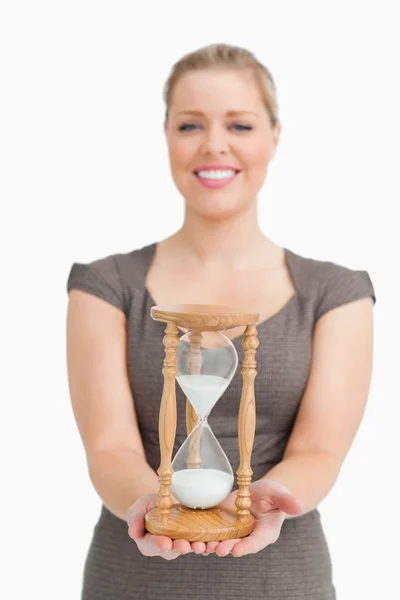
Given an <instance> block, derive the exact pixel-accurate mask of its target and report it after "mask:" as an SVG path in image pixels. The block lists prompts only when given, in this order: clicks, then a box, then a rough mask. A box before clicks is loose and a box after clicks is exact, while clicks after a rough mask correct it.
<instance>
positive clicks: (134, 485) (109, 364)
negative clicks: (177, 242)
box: [67, 289, 159, 520]
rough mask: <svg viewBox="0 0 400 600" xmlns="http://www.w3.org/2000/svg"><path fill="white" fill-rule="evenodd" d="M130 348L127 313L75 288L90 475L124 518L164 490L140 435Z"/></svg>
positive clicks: (70, 330)
mask: <svg viewBox="0 0 400 600" xmlns="http://www.w3.org/2000/svg"><path fill="white" fill-rule="evenodd" d="M99 324H101V325H99ZM126 347H127V343H126V317H125V315H124V314H123V312H122V311H121V310H119V309H118V308H116V307H114V306H112V305H111V304H109V303H107V302H105V301H104V300H102V299H100V298H97V297H96V296H94V295H91V294H88V293H86V292H83V291H81V290H76V289H73V290H71V292H70V296H69V305H68V312H67V370H68V383H69V390H70V396H71V402H72V408H73V413H74V417H75V420H76V423H77V425H78V429H79V433H80V436H81V439H82V442H83V445H84V449H85V452H86V459H87V464H88V471H89V476H90V479H91V481H92V483H93V485H94V487H95V489H96V491H97V493H98V494H99V496H100V498H101V500H102V501H103V503H104V504H105V506H106V507H107V508H108V509H109V510H110V511H111V512H112V513H113V514H114V515H116V516H117V517H119V518H121V519H124V520H125V518H126V514H127V510H128V507H129V506H130V505H131V504H132V503H133V502H135V500H137V498H139V497H140V496H142V495H145V494H149V493H156V492H158V489H159V485H158V476H157V474H156V473H155V472H154V471H153V469H152V468H151V467H150V466H149V465H148V463H147V461H146V457H145V452H144V449H143V444H142V440H141V437H140V432H139V428H138V424H137V419H136V413H135V409H134V400H133V396H132V393H131V389H130V385H129V379H128V374H127V368H126Z"/></svg>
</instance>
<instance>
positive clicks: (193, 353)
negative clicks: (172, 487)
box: [186, 331, 203, 469]
mask: <svg viewBox="0 0 400 600" xmlns="http://www.w3.org/2000/svg"><path fill="white" fill-rule="evenodd" d="M202 339H203V335H202V333H201V332H200V331H191V332H189V343H190V353H189V373H191V374H192V375H193V374H199V373H201V367H202V362H203V358H202V355H201V342H202ZM197 420H198V419H197V415H196V411H195V410H194V408H193V406H192V405H191V404H190V402H189V399H188V398H186V430H187V434H188V436H189V435H190V434H191V432H192V431H193V429H194V427H195V425H196V423H197ZM186 464H187V466H188V468H189V469H199V468H200V465H201V457H200V430H198V431H197V432H196V433H195V434H194V435H193V437H192V439H191V442H190V451H189V455H188V458H187V461H186Z"/></svg>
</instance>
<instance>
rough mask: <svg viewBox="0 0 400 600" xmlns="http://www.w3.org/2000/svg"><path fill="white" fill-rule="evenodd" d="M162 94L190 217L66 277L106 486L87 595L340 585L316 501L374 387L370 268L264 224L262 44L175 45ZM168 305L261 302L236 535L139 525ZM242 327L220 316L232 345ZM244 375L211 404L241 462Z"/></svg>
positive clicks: (154, 443) (154, 442)
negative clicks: (246, 506) (246, 484)
mask: <svg viewBox="0 0 400 600" xmlns="http://www.w3.org/2000/svg"><path fill="white" fill-rule="evenodd" d="M165 100H166V117H165V135H166V140H167V144H168V151H169V158H170V164H171V171H172V176H173V179H174V181H175V183H176V186H177V188H178V190H179V192H180V193H181V194H182V196H183V198H184V201H185V218H184V223H183V226H182V227H181V228H180V229H179V230H178V231H177V232H176V233H174V234H173V235H172V236H170V237H168V238H166V239H164V240H162V241H160V242H157V243H152V244H150V245H148V246H145V247H143V248H140V249H137V250H133V251H132V252H128V253H119V254H114V255H111V256H107V257H105V258H101V259H99V260H96V261H93V262H91V263H89V264H82V263H74V264H73V266H72V269H71V272H70V275H69V279H68V291H70V300H69V307H68V374H69V382H70V393H71V399H72V404H73V409H74V414H75V418H76V421H77V425H78V427H79V431H80V434H81V437H82V440H83V443H84V446H85V450H86V454H87V462H88V468H89V473H90V477H91V480H92V482H93V485H94V487H95V489H96V490H97V492H98V494H99V496H100V497H101V499H102V501H103V506H102V511H101V515H100V517H99V520H98V522H97V525H96V527H95V530H94V535H93V539H92V543H91V546H90V550H89V553H88V557H87V561H86V565H85V573H84V585H83V596H82V597H83V599H84V600H102V599H103V598H104V599H106V598H107V599H111V598H112V599H113V600H119V599H121V600H122V599H123V600H133V599H140V600H143V599H146V598H148V599H152V600H156V599H161V598H162V599H163V600H169V599H170V600H172V599H173V600H179V599H183V598H185V599H186V598H192V599H193V600H194V599H199V598H202V599H203V598H207V597H209V598H217V599H218V598H230V599H232V598H240V599H242V598H252V599H257V598H260V599H261V598H276V599H279V600H289V599H292V598H293V599H294V598H307V600H328V599H332V598H335V590H334V586H333V583H332V569H331V562H330V556H329V551H328V547H327V544H326V540H325V535H324V532H323V529H322V526H321V522H320V515H319V512H318V510H317V508H316V507H317V505H318V504H319V502H320V501H321V500H322V499H323V498H324V497H325V496H326V495H327V494H328V492H329V491H330V489H331V488H332V486H333V484H334V482H335V480H336V478H337V476H338V474H339V470H340V467H341V464H342V462H343V459H344V458H345V455H346V453H347V451H348V450H349V447H350V445H351V443H352V440H353V438H354V436H355V433H356V430H357V428H358V426H359V423H360V420H361V417H362V414H363V411H364V407H365V403H366V400H367V396H368V389H369V383H370V377H371V368H372V337H373V304H374V302H375V295H374V289H373V287H372V284H371V280H370V278H369V275H368V273H367V272H366V271H358V270H352V269H349V268H347V267H344V266H341V265H338V264H335V263H332V262H328V261H319V260H314V259H311V258H306V257H303V256H300V255H299V254H296V253H295V252H293V251H291V250H289V249H286V248H281V247H279V246H278V245H277V244H275V243H274V242H273V241H272V240H271V239H269V238H268V237H267V236H265V235H264V234H263V233H262V231H261V229H260V227H259V224H258V221H257V194H258V192H259V190H260V188H261V186H262V184H263V182H264V179H265V177H266V173H267V169H268V165H269V163H270V161H271V160H272V159H273V157H274V154H275V151H276V148H277V145H278V142H279V135H280V131H281V125H280V122H279V119H278V115H277V100H276V89H275V85H274V82H273V79H272V77H271V75H270V73H269V71H268V70H267V69H266V68H265V67H264V66H263V65H261V64H260V63H259V62H258V61H257V60H256V58H255V57H254V55H253V54H251V53H250V52H248V51H246V50H244V49H241V48H237V47H231V46H227V45H223V44H217V45H211V46H209V47H206V48H202V49H200V50H198V51H197V52H194V53H192V54H190V55H187V56H185V57H183V59H182V60H181V61H179V62H178V63H177V64H176V65H175V66H174V69H173V71H172V73H171V75H170V77H169V80H168V81H167V85H166V88H165ZM169 303H196V304H202V303H206V304H207V303H211V304H229V305H232V306H242V307H249V308H254V309H256V310H260V311H261V312H262V315H263V320H262V322H261V323H260V324H259V325H258V327H257V329H258V339H259V342H260V345H259V347H258V350H257V356H256V358H257V377H256V380H255V394H256V400H257V423H256V435H255V440H254V446H253V452H252V469H253V483H252V484H251V494H252V502H253V504H252V507H251V511H252V513H253V515H254V517H255V520H256V527H255V530H254V532H253V533H252V534H251V535H250V536H248V537H247V538H245V539H243V540H227V541H224V542H219V543H217V542H209V543H204V542H197V543H192V544H190V543H189V542H187V541H184V540H175V541H172V540H171V539H169V538H167V537H161V536H160V537H157V536H154V535H151V534H149V533H147V532H146V531H145V529H144V515H145V513H146V512H147V511H148V510H150V509H151V508H153V507H154V506H155V500H156V496H157V492H158V489H159V485H158V477H157V475H156V470H157V469H158V467H159V461H160V454H159V440H158V414H159V404H160V398H161V393H162V385H163V379H162V373H161V369H162V362H163V359H164V347H163V344H162V338H163V336H164V329H165V325H164V324H163V323H160V322H156V321H154V320H152V319H151V316H150V309H151V307H152V306H153V305H154V304H169ZM243 331H244V328H235V329H231V330H228V331H226V332H225V333H226V335H227V336H228V337H230V338H231V339H232V340H233V343H234V345H235V347H236V350H237V352H238V355H239V360H240V361H241V360H242V358H243V348H242V344H241V339H242V338H241V336H242V334H243ZM240 386H241V375H240V369H238V371H237V372H236V374H235V376H234V378H233V380H232V383H231V385H230V386H229V387H228V389H227V391H226V392H225V394H224V395H223V396H222V398H221V399H220V401H219V402H218V403H217V404H216V406H215V408H214V409H213V411H212V413H211V415H210V425H211V427H212V429H213V431H214V433H215V435H216V437H217V439H218V440H219V441H220V443H221V446H222V447H223V449H224V451H225V452H226V454H227V456H228V458H229V460H230V463H231V465H232V468H233V469H234V471H236V470H237V468H238V466H239V455H238V444H237V417H238V402H239V398H240ZM177 403H178V422H177V434H176V440H175V447H174V453H175V452H176V450H177V449H178V448H179V447H180V446H181V444H182V443H183V441H184V440H185V439H186V423H185V410H184V407H185V398H184V396H183V393H182V392H181V391H180V389H179V386H177ZM236 489H237V488H236V487H235V488H234V490H233V492H232V494H231V495H230V496H229V497H228V499H227V500H226V502H225V504H226V505H228V506H229V505H231V506H232V503H233V501H234V497H235V491H236ZM126 520H127V521H128V525H129V527H127V524H126ZM238 557H240V560H237V558H238Z"/></svg>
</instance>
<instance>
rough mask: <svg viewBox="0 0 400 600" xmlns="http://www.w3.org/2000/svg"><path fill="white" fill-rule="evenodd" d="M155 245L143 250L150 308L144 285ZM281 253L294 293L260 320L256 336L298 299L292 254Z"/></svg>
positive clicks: (150, 301) (236, 341)
mask: <svg viewBox="0 0 400 600" xmlns="http://www.w3.org/2000/svg"><path fill="white" fill-rule="evenodd" d="M157 244H158V242H153V243H152V244H149V245H148V246H146V247H145V250H147V254H146V258H147V260H146V266H145V272H144V292H145V296H146V299H147V301H148V302H149V303H150V304H151V306H156V305H157V302H156V301H155V300H154V298H153V296H152V295H151V293H150V290H149V289H148V287H147V285H146V280H147V273H148V272H149V270H150V266H151V263H152V262H153V258H154V255H155V252H156V249H157ZM283 251H284V258H285V264H286V268H287V270H288V272H289V275H290V278H291V280H292V283H293V287H294V289H295V292H294V294H293V295H292V296H291V297H290V298H289V300H288V301H287V302H286V304H284V305H283V306H282V308H280V309H279V310H278V311H277V312H276V313H274V314H273V315H271V316H270V317H268V318H267V319H262V320H261V321H260V322H259V323H258V324H257V334H258V335H259V333H260V332H261V331H263V329H264V328H266V327H267V326H268V325H270V324H271V323H272V322H273V321H275V320H276V319H278V318H280V317H282V316H284V314H285V313H286V312H287V311H288V310H289V308H290V307H291V306H292V304H295V303H296V302H297V301H298V299H299V290H298V287H297V283H296V279H295V276H294V269H293V265H292V262H291V261H292V258H293V252H292V251H291V250H289V249H288V248H285V247H283ZM180 333H182V334H184V332H183V331H180ZM243 336H244V332H243V333H241V334H239V335H237V336H235V337H233V338H229V339H230V341H231V342H232V344H236V343H239V342H241V341H242V339H243Z"/></svg>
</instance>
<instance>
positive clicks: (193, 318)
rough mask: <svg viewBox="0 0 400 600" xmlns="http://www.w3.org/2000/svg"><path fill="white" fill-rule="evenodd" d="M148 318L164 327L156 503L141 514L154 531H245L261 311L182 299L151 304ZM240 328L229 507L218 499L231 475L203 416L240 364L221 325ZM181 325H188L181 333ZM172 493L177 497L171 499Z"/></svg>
mask: <svg viewBox="0 0 400 600" xmlns="http://www.w3.org/2000/svg"><path fill="white" fill-rule="evenodd" d="M151 316H152V318H153V319H154V320H156V321H161V322H164V323H167V326H166V329H165V333H166V335H165V337H164V339H163V342H164V346H165V359H164V368H163V371H162V372H163V375H164V387H163V393H162V398H161V405H160V414H159V439H160V453H161V463H160V467H159V469H158V471H157V473H158V475H159V482H160V489H159V493H158V499H157V507H156V508H154V509H152V510H151V511H149V512H148V513H147V514H146V516H145V527H146V529H147V531H149V532H150V533H153V534H156V535H165V536H168V537H170V538H171V539H185V540H189V541H191V542H194V541H204V542H206V541H221V540H226V539H234V538H241V537H245V536H246V535H249V533H251V532H252V531H253V529H254V518H253V516H252V514H251V513H250V510H249V509H250V506H251V496H250V491H249V486H250V483H251V477H252V474H253V471H252V469H251V466H250V462H251V452H252V448H253V441H254V433H255V398H254V379H255V376H256V373H257V371H256V360H255V354H256V349H257V347H258V344H259V342H258V339H257V329H256V324H257V323H259V322H260V320H261V314H260V313H259V312H254V313H250V312H248V311H245V310H243V309H239V308H233V307H229V306H221V305H211V304H180V305H168V306H153V307H152V309H151ZM238 326H245V327H246V329H245V333H244V338H243V342H242V343H243V347H244V360H243V365H242V366H243V368H242V371H241V373H242V377H243V386H242V394H241V399H240V407H239V416H238V443H239V452H240V465H239V468H238V470H237V472H236V474H237V483H238V490H237V494H236V499H235V506H236V510H233V509H228V508H226V507H224V506H221V505H220V503H222V502H223V501H224V500H225V499H226V498H227V497H228V496H229V494H230V493H231V491H232V487H233V484H234V474H233V470H232V467H231V465H230V463H229V460H228V458H227V456H226V454H225V453H224V451H223V449H222V448H221V446H220V444H219V442H218V440H217V439H216V437H215V435H214V433H213V432H212V430H211V428H210V425H209V423H208V416H209V414H210V412H211V410H212V408H213V407H214V406H215V404H216V402H218V400H219V398H220V397H221V396H222V394H223V393H224V391H225V390H226V388H227V387H228V386H229V384H230V382H231V380H232V377H233V375H234V374H235V371H236V369H237V366H238V356H237V352H236V349H235V346H234V344H233V343H232V342H231V340H230V339H229V338H228V337H227V336H226V335H224V334H223V333H222V331H225V330H228V329H231V328H233V327H238ZM179 327H181V328H183V329H187V330H188V331H187V333H185V334H184V335H183V336H182V337H181V338H179V335H178V334H179ZM176 381H177V382H178V384H179V386H180V387H181V389H182V391H183V392H184V394H185V396H186V398H187V401H186V428H187V433H188V437H187V439H186V440H185V442H184V443H183V445H182V446H181V447H180V448H179V450H178V451H177V453H176V455H175V457H174V459H173V461H172V462H171V459H172V450H173V446H174V441H175V434H176V420H177V419H176V411H177V408H176ZM172 496H174V498H175V499H176V500H177V501H178V503H173V499H172Z"/></svg>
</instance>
